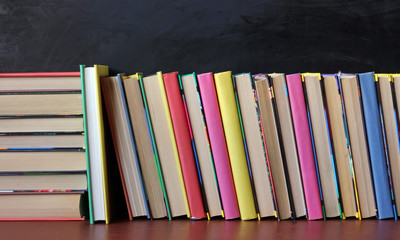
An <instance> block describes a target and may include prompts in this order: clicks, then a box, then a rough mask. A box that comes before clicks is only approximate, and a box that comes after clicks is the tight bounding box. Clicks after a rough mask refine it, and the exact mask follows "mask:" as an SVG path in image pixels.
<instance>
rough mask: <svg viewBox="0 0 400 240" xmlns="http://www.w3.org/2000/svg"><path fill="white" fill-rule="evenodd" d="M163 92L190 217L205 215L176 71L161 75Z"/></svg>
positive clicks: (195, 217) (197, 217) (196, 217)
mask: <svg viewBox="0 0 400 240" xmlns="http://www.w3.org/2000/svg"><path fill="white" fill-rule="evenodd" d="M163 81H164V86H165V93H166V96H167V100H168V105H169V111H170V114H171V121H172V126H173V130H174V134H175V140H176V146H177V149H178V154H179V160H180V165H181V168H182V175H183V181H184V185H185V189H186V194H187V199H188V204H189V209H190V216H191V218H192V219H202V218H205V217H206V214H205V212H204V207H203V206H204V204H203V198H202V194H201V190H200V182H199V178H198V174H197V169H196V163H195V159H194V155H193V151H192V145H191V143H192V141H191V137H190V132H189V126H188V122H187V117H186V112H185V107H184V105H183V101H182V97H181V92H180V87H179V82H178V73H177V72H173V73H167V74H164V75H163Z"/></svg>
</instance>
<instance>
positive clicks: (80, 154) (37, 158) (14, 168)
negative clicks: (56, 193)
mask: <svg viewBox="0 0 400 240" xmlns="http://www.w3.org/2000/svg"><path fill="white" fill-rule="evenodd" d="M86 168H87V166H86V155H85V151H82V150H81V151H0V172H24V171H26V172H62V171H86Z"/></svg>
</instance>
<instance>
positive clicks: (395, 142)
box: [375, 74, 400, 216]
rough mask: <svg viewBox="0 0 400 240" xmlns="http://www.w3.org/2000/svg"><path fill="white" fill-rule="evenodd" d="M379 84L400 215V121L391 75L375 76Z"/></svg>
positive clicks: (391, 169) (395, 198) (396, 202)
mask: <svg viewBox="0 0 400 240" xmlns="http://www.w3.org/2000/svg"><path fill="white" fill-rule="evenodd" d="M375 78H376V80H377V82H378V86H379V87H378V89H379V95H380V100H381V105H382V113H383V122H384V124H385V135H384V136H385V137H386V144H387V151H388V157H389V164H390V175H391V177H392V179H391V180H392V186H393V194H394V200H395V204H396V213H397V215H398V216H399V213H400V162H399V159H400V152H399V131H398V126H397V124H398V121H397V116H396V115H395V114H396V111H395V108H394V104H393V94H392V86H391V85H392V82H391V80H392V77H391V75H389V74H375Z"/></svg>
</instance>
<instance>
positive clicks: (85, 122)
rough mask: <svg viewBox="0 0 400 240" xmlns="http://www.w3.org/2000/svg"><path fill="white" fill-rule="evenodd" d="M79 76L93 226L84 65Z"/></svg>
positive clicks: (90, 213)
mask: <svg viewBox="0 0 400 240" xmlns="http://www.w3.org/2000/svg"><path fill="white" fill-rule="evenodd" d="M79 69H80V76H81V86H82V108H83V131H84V135H85V155H86V176H87V184H88V201H89V222H90V224H94V218H93V204H92V201H93V199H92V182H91V178H90V162H89V139H88V131H87V116H86V88H85V65H80V66H79Z"/></svg>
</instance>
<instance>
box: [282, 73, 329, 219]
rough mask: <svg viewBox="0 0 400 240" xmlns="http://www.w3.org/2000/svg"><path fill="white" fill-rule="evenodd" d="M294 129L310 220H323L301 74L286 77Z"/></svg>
mask: <svg viewBox="0 0 400 240" xmlns="http://www.w3.org/2000/svg"><path fill="white" fill-rule="evenodd" d="M286 81H287V87H288V94H289V100H290V106H291V111H292V118H293V127H294V133H295V138H296V145H297V150H298V155H299V164H300V170H301V175H302V180H303V188H304V195H305V200H306V206H307V214H308V216H307V217H308V219H309V220H315V219H321V218H323V214H322V205H321V198H320V191H319V186H318V177H317V170H316V166H315V162H314V154H313V148H312V145H311V135H310V131H309V125H308V118H307V110H306V105H305V100H304V93H303V87H302V83H301V75H300V74H292V75H287V76H286Z"/></svg>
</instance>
